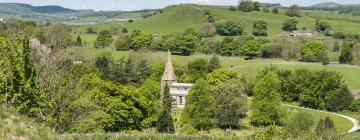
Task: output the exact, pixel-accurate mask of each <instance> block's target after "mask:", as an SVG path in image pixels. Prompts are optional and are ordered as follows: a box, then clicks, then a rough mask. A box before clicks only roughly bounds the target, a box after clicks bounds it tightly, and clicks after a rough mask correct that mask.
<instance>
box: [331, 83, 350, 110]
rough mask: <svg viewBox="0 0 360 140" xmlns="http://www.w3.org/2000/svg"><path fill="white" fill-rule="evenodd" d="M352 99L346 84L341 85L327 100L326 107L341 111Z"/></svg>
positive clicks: (348, 105)
mask: <svg viewBox="0 0 360 140" xmlns="http://www.w3.org/2000/svg"><path fill="white" fill-rule="evenodd" d="M353 101H354V97H353V95H352V94H351V92H350V90H349V89H348V88H347V86H341V88H340V89H337V90H336V91H335V93H333V95H332V96H331V97H330V99H329V100H328V101H327V103H326V109H327V110H329V111H342V110H344V109H347V108H348V107H350V105H351V103H352V102H353Z"/></svg>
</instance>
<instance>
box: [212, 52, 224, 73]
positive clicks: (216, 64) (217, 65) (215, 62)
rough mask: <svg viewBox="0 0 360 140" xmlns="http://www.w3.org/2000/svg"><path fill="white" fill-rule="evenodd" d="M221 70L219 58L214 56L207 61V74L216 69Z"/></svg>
mask: <svg viewBox="0 0 360 140" xmlns="http://www.w3.org/2000/svg"><path fill="white" fill-rule="evenodd" d="M219 68H221V63H220V60H219V57H218V56H217V55H215V54H213V56H212V57H211V58H210V60H209V72H213V71H214V70H216V69H219Z"/></svg>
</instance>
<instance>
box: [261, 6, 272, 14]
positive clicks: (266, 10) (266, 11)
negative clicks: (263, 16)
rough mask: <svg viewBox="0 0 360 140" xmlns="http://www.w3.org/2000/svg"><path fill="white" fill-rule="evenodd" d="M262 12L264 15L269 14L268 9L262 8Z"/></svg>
mask: <svg viewBox="0 0 360 140" xmlns="http://www.w3.org/2000/svg"><path fill="white" fill-rule="evenodd" d="M262 11H263V12H264V13H269V12H270V11H269V8H268V7H264V8H263V9H262Z"/></svg>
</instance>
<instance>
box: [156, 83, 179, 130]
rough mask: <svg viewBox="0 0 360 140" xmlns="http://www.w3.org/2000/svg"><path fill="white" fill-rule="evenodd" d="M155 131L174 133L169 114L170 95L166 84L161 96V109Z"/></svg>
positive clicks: (172, 121) (172, 122)
mask: <svg viewBox="0 0 360 140" xmlns="http://www.w3.org/2000/svg"><path fill="white" fill-rule="evenodd" d="M156 127H157V131H158V132H160V133H174V132H175V128H174V120H173V117H172V116H171V96H170V89H169V86H168V85H167V84H166V85H165V89H164V93H163V98H162V110H161V113H160V115H159V116H158V120H157V122H156Z"/></svg>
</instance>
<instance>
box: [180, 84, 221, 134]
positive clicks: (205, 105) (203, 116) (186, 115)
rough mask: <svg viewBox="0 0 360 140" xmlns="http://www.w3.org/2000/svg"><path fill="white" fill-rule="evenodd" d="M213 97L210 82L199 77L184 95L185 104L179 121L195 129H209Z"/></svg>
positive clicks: (213, 108) (211, 124)
mask: <svg viewBox="0 0 360 140" xmlns="http://www.w3.org/2000/svg"><path fill="white" fill-rule="evenodd" d="M215 109H216V106H215V99H214V97H213V96H212V94H211V86H210V84H209V83H208V82H207V81H206V80H204V79H199V80H197V81H196V82H195V84H194V86H193V87H192V88H191V90H190V93H189V94H188V95H187V96H186V104H185V108H184V111H183V113H182V114H181V121H182V122H183V123H184V124H190V125H191V126H193V127H194V128H196V129H198V130H199V129H209V128H211V127H213V126H214V124H215V120H214V113H215V112H214V110H215Z"/></svg>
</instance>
